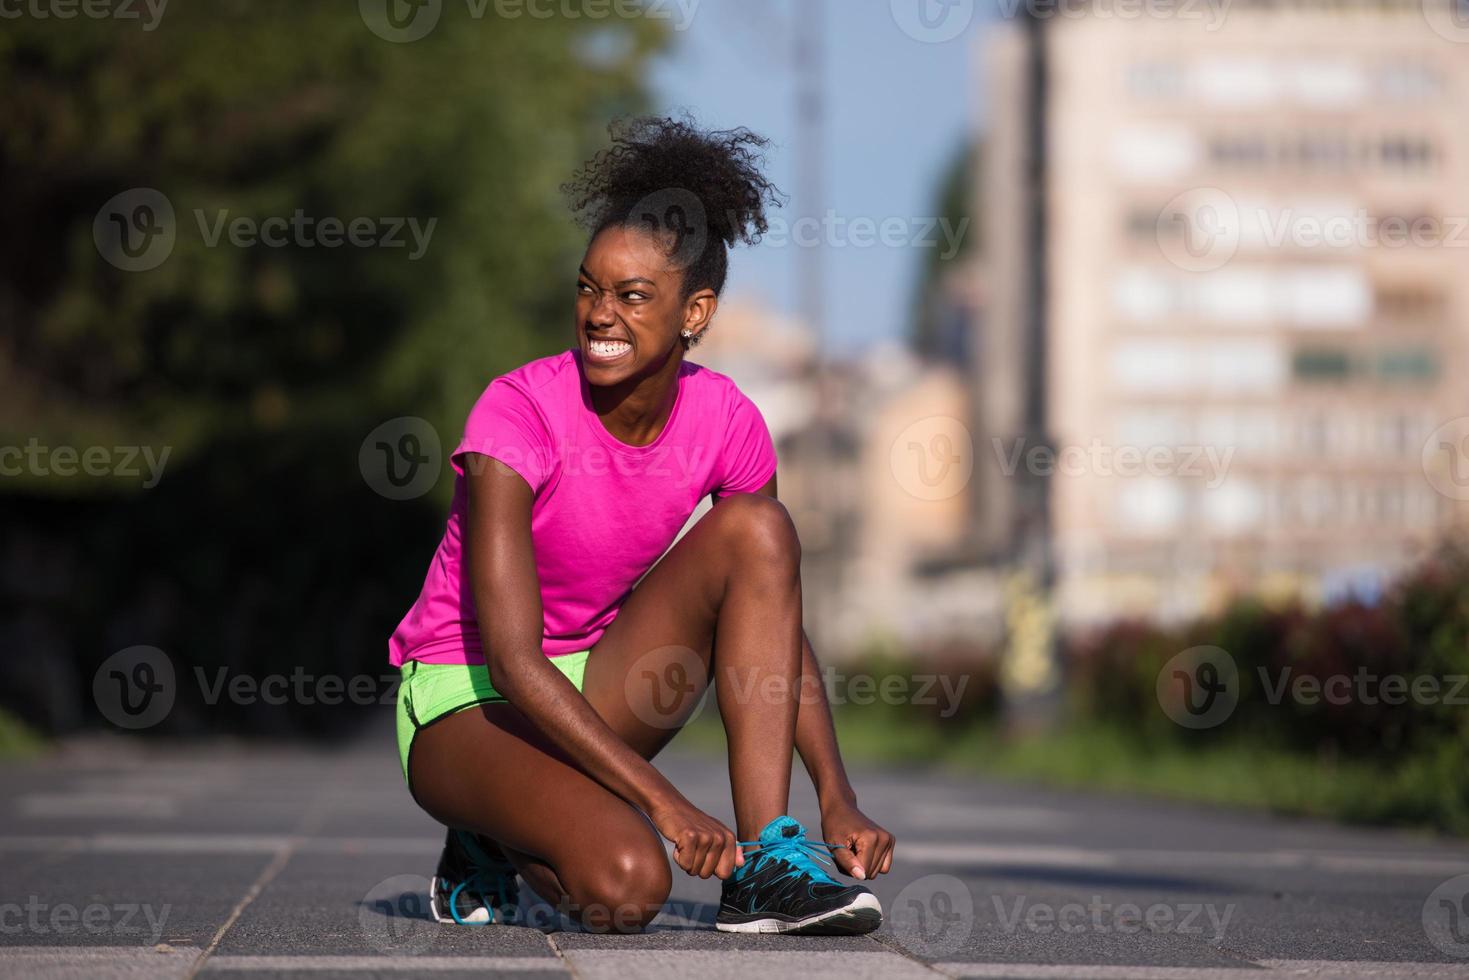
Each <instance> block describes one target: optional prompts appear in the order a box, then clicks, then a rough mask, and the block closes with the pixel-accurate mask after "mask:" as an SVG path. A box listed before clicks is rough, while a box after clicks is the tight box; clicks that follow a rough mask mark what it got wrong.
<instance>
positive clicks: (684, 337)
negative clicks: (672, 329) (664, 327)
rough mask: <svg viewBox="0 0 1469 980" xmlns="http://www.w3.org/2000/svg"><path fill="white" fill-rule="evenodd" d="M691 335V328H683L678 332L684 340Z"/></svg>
mask: <svg viewBox="0 0 1469 980" xmlns="http://www.w3.org/2000/svg"><path fill="white" fill-rule="evenodd" d="M693 335H694V334H693V331H691V330H685V331H684V332H683V333H681V334H679V336H680V337H682V338H683V339H684V340H688V339H689V338H690V337H692V336H693Z"/></svg>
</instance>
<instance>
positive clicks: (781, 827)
mask: <svg viewBox="0 0 1469 980" xmlns="http://www.w3.org/2000/svg"><path fill="white" fill-rule="evenodd" d="M757 843H758V844H759V848H758V849H756V850H753V851H748V850H747V851H746V852H745V863H744V865H743V866H742V867H739V868H736V869H735V873H734V874H732V875H730V877H729V878H727V879H726V880H725V882H724V890H723V893H722V894H721V895H720V901H719V916H718V918H717V919H715V923H714V927H715V928H716V929H718V930H720V931H721V932H791V933H800V934H803V935H808V936H855V935H861V934H862V933H866V932H871V931H872V930H874V929H876V928H877V927H878V926H880V925H882V905H881V904H880V903H879V902H878V901H877V896H876V895H874V894H872V892H870V891H868V890H867V889H866V888H864V887H862V886H861V885H843V884H841V883H839V882H837V881H835V880H833V879H832V877H831V876H830V875H828V874H827V873H826V872H825V871H823V870H822V869H821V867H820V865H818V864H817V863H816V862H815V861H813V860H812V857H813V856H815V857H816V858H817V859H818V860H821V861H825V860H826V859H825V857H823V856H822V854H821V852H822V850H829V849H830V845H828V844H822V843H816V842H812V841H808V840H807V839H806V828H804V827H802V826H801V825H800V823H798V822H797V821H795V820H793V819H791V818H790V817H776V818H775V819H774V820H772V821H770V823H768V824H766V826H765V829H764V830H762V831H761V832H760V840H759V841H758V842H757ZM741 846H745V847H753V846H754V844H753V843H752V844H745V843H744V842H741Z"/></svg>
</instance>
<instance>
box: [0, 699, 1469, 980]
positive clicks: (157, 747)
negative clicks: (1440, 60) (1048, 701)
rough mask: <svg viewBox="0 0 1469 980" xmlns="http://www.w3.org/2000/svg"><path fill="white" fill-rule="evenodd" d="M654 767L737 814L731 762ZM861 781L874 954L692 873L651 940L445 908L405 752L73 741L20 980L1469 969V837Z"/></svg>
mask: <svg viewBox="0 0 1469 980" xmlns="http://www.w3.org/2000/svg"><path fill="white" fill-rule="evenodd" d="M384 727H386V726H384ZM659 764H660V767H661V768H663V769H664V770H665V771H666V772H668V773H669V775H670V776H671V777H672V778H673V779H674V781H675V782H676V783H677V784H678V785H679V786H680V787H682V788H684V789H685V791H686V792H687V793H688V794H689V795H690V797H691V798H692V799H694V800H695V801H696V802H698V803H700V805H702V806H705V807H706V808H707V809H709V811H710V812H712V813H714V814H716V815H719V816H721V817H723V818H725V819H729V818H730V813H729V805H728V788H727V787H728V783H727V779H726V776H725V773H724V771H723V768H722V766H721V765H719V764H717V762H715V761H713V760H710V759H709V758H708V757H703V756H696V755H687V754H685V755H679V754H676V753H675V754H671V755H670V756H669V757H668V758H667V759H662V760H660V763H659ZM855 778H856V782H857V786H858V791H859V793H860V794H861V796H862V802H863V804H864V807H865V808H866V809H867V810H868V812H870V813H871V814H872V815H873V816H874V817H876V818H877V819H879V820H881V821H883V822H884V823H885V824H886V825H887V826H888V827H889V828H890V829H891V830H893V832H894V833H895V834H897V836H898V840H899V845H898V856H899V860H898V864H897V867H896V868H895V870H894V873H893V874H892V875H889V876H885V877H884V878H882V879H880V880H879V882H878V883H877V886H876V890H877V892H878V895H879V897H880V898H881V899H882V902H883V907H884V909H885V910H886V912H887V915H888V921H887V923H886V924H885V925H884V927H883V928H882V930H880V931H879V932H877V933H875V934H874V935H873V936H870V937H857V938H829V939H828V938H813V937H805V938H803V937H780V936H732V935H725V934H722V933H718V932H715V931H714V930H713V928H712V925H711V923H712V921H713V917H714V905H713V904H712V903H714V902H717V900H718V886H717V884H716V883H714V882H712V881H711V882H702V881H698V880H697V879H690V878H686V877H683V876H682V875H681V874H679V873H678V872H677V871H675V883H674V893H673V898H672V901H671V902H670V907H669V909H668V910H667V911H666V912H665V913H664V915H663V916H661V917H660V918H659V920H658V921H657V922H656V923H655V924H654V926H653V928H652V929H651V930H650V931H649V932H647V933H645V934H643V935H640V936H598V935H589V934H584V933H581V932H578V931H576V930H575V929H573V928H557V922H556V921H554V919H553V917H551V916H550V915H549V913H548V912H547V910H545V909H544V908H541V909H534V908H533V909H530V910H529V911H530V912H531V913H532V914H534V915H536V917H537V918H536V922H537V924H538V925H539V926H540V928H503V927H496V928H486V929H466V928H456V927H450V926H439V925H436V924H434V923H433V922H431V921H429V920H428V919H427V918H425V916H424V907H425V906H424V893H425V891H426V889H427V885H428V879H427V875H428V874H430V873H431V872H432V869H433V863H434V860H435V858H436V856H437V852H438V847H439V844H440V841H441V836H440V831H439V830H438V829H437V828H436V826H435V825H434V824H433V823H432V822H431V821H430V820H428V818H426V817H425V816H423V815H422V814H421V813H419V812H418V811H417V810H416V808H415V807H414V806H413V804H412V802H411V801H410V800H409V799H408V796H407V793H406V792H405V790H404V788H403V786H402V781H401V779H400V777H399V775H398V772H397V761H396V757H395V756H394V754H393V751H392V747H391V744H390V742H389V741H388V739H387V738H386V735H384V737H382V738H377V737H374V738H371V739H367V740H365V741H361V742H357V743H354V744H352V745H350V746H347V747H343V748H340V749H322V748H306V747H296V746H279V747H259V746H248V745H240V744H235V743H212V744H209V745H205V746H199V747H194V748H188V749H185V748H183V747H181V746H179V745H176V744H172V743H159V742H150V741H149V740H146V739H130V738H126V737H116V738H105V739H97V740H88V741H85V742H77V743H72V744H70V745H68V746H67V747H66V748H65V749H64V750H63V751H62V752H60V753H58V754H57V755H54V756H52V757H50V758H48V759H45V760H42V761H40V762H38V763H31V764H25V765H19V764H11V765H8V766H3V767H0V779H3V783H4V785H5V787H6V793H5V797H4V800H3V802H0V807H3V813H4V824H3V828H4V829H3V831H0V976H3V977H9V976H17V977H18V976H75V977H87V978H99V977H112V976H138V977H143V976H149V977H152V976H175V977H187V976H193V975H199V974H203V975H206V976H208V977H210V978H222V977H226V976H237V977H241V978H245V977H249V978H260V977H267V976H309V977H317V978H328V977H333V976H342V977H348V976H350V977H354V978H360V977H363V976H377V975H381V976H391V977H403V976H411V975H418V974H432V975H434V976H442V977H456V976H464V977H470V976H474V977H484V976H486V975H498V976H525V977H539V978H544V977H550V976H558V975H566V974H571V975H574V976H577V977H581V978H600V977H689V976H696V977H699V978H701V980H716V978H720V977H726V976H727V977H745V976H750V975H756V976H759V977H761V978H762V980H774V978H778V977H788V976H789V977H801V978H803V980H814V978H818V977H826V976H832V977H838V976H840V977H865V976H872V977H900V978H901V977H938V976H942V975H947V976H954V977H963V976H968V977H1014V978H1052V977H1054V978H1081V980H1085V978H1113V977H1117V978H1140V980H1164V978H1179V980H1215V978H1225V980H1247V978H1248V977H1251V976H1263V977H1275V976H1280V977H1287V976H1289V977H1311V978H1323V977H1343V978H1346V977H1351V978H1356V977H1384V978H1396V977H1469V900H1466V898H1465V893H1466V892H1469V846H1465V845H1464V844H1456V843H1445V842H1436V841H1434V840H1432V839H1429V838H1425V837H1414V836H1410V835H1404V834H1395V833H1385V832H1369V831H1362V830H1347V829H1342V828H1337V827H1332V826H1327V825H1320V824H1314V823H1305V822H1297V821H1288V820H1279V819H1271V818H1266V817H1260V816H1254V815H1247V814H1238V813H1233V812H1228V811H1219V810H1209V809H1202V808H1192V807H1182V806H1172V805H1164V804H1158V803H1153V802H1149V801H1144V800H1127V799H1107V798H1102V797H1090V796H1086V795H1082V794H1071V793H1059V792H1047V791H1041V790H1033V789H1020V788H1016V787H1014V786H1010V785H1007V784H1001V783H993V782H987V781H979V780H969V779H959V778H955V777H948V776H943V775H939V774H934V773H925V772H921V771H917V770H903V771H893V770H889V771H867V772H859V773H858V774H857V776H856V777H855ZM800 789H801V790H802V791H801V792H799V793H798V794H797V803H796V805H795V807H794V809H795V811H796V816H798V817H799V818H801V819H802V820H805V821H807V822H808V824H809V825H810V826H812V827H813V828H814V827H816V826H817V825H818V824H817V821H816V820H815V813H814V809H815V808H814V799H813V798H812V797H811V795H810V793H809V792H808V791H805V787H804V786H802V787H800ZM589 832H595V828H589ZM1460 875H1464V876H1466V877H1464V878H1458V876H1460Z"/></svg>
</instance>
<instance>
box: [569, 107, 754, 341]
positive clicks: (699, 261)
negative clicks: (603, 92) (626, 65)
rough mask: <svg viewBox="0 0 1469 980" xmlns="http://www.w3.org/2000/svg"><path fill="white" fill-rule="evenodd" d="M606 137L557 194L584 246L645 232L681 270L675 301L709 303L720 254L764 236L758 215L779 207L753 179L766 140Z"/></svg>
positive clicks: (675, 133) (658, 129)
mask: <svg viewBox="0 0 1469 980" xmlns="http://www.w3.org/2000/svg"><path fill="white" fill-rule="evenodd" d="M608 132H609V133H610V135H611V137H612V145H611V146H609V147H608V148H607V149H605V150H602V151H601V152H599V153H598V154H597V155H596V156H594V157H592V159H591V160H589V161H588V162H587V164H586V165H585V166H584V167H583V168H582V169H581V170H580V171H578V172H577V174H576V175H575V176H574V177H573V178H572V179H571V180H569V181H567V182H566V183H565V184H563V185H562V186H561V190H562V191H563V192H564V193H565V194H566V196H567V197H568V198H569V199H570V202H571V209H572V211H573V213H575V214H576V216H577V221H578V223H579V224H580V225H582V227H584V228H586V229H587V230H588V231H589V232H590V237H592V238H595V237H596V236H597V235H598V234H599V233H600V232H601V231H602V230H603V229H605V228H609V227H612V226H614V225H622V226H626V227H633V228H643V229H646V230H648V231H650V232H653V233H654V234H656V235H658V236H659V237H660V238H661V239H662V241H663V243H664V246H665V247H666V249H667V251H668V254H669V256H670V258H672V259H673V261H674V263H675V265H677V266H678V267H680V268H682V269H683V273H684V278H683V294H682V298H683V299H687V298H688V297H690V296H692V295H693V294H694V293H695V292H696V291H698V290H700V289H712V290H714V293H715V295H716V296H717V295H718V294H719V293H720V292H721V291H722V290H723V289H724V283H725V279H726V278H727V277H728V275H729V250H730V249H731V248H732V247H734V245H736V244H737V243H744V244H747V245H753V244H755V243H756V242H758V241H759V240H760V236H761V235H763V234H764V233H765V232H766V231H768V230H769V227H770V226H769V224H768V222H767V221H766V218H765V209H766V207H767V206H772V205H774V206H779V205H780V204H782V203H783V198H782V195H781V192H780V190H779V189H778V188H777V187H776V186H775V185H774V184H772V183H771V182H770V181H769V180H767V179H766V178H765V175H764V174H763V173H761V169H760V168H761V165H762V164H763V162H764V159H763V156H762V151H763V150H764V149H765V147H766V145H767V144H768V143H769V140H767V139H766V138H765V137H763V136H759V135H757V134H755V133H752V132H751V131H750V130H748V129H745V128H743V127H741V128H738V129H727V130H714V131H704V130H700V129H699V128H698V126H696V125H695V124H694V122H693V121H692V120H691V119H688V118H685V119H683V120H676V119H669V118H662V117H656V116H640V117H636V118H631V119H623V120H619V121H617V122H614V123H612V125H610V126H609V127H608ZM698 340H699V338H698V337H696V338H694V339H693V341H692V342H689V341H685V346H686V347H687V346H691V345H692V343H697V342H698Z"/></svg>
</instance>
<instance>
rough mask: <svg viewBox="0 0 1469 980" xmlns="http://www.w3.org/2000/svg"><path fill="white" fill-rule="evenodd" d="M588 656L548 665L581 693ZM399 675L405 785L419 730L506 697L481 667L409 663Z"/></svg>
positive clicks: (400, 757) (554, 659)
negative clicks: (411, 754)
mask: <svg viewBox="0 0 1469 980" xmlns="http://www.w3.org/2000/svg"><path fill="white" fill-rule="evenodd" d="M591 652H592V651H590V650H579V651H577V652H576V653H564V654H562V655H561V656H559V657H551V658H550V661H551V663H553V664H555V665H556V667H557V668H558V669H559V670H560V671H561V673H563V674H565V675H566V677H567V679H568V680H570V681H571V683H572V684H573V685H574V686H575V687H576V689H577V690H578V691H580V690H581V689H582V677H583V675H584V674H585V673H586V669H587V657H588V655H590V654H591ZM402 675H403V678H402V681H401V682H400V683H399V685H398V711H397V715H398V761H399V762H400V763H401V764H402V766H403V780H404V782H407V781H408V753H409V752H410V751H411V750H412V748H413V736H414V735H416V734H418V730H419V729H420V728H424V727H426V726H428V725H432V724H433V723H434V722H436V721H438V720H439V719H440V718H447V717H448V716H449V715H452V714H454V712H456V711H463V710H464V709H465V708H473V707H476V706H478V705H481V704H494V703H495V702H497V701H504V700H505V697H504V696H503V695H502V694H500V692H499V691H496V690H495V688H494V685H492V684H491V683H490V670H489V668H488V667H486V666H485V665H484V664H425V663H419V662H418V661H417V660H410V661H408V662H407V663H405V664H404V665H403V668H402ZM410 788H411V787H410Z"/></svg>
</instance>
